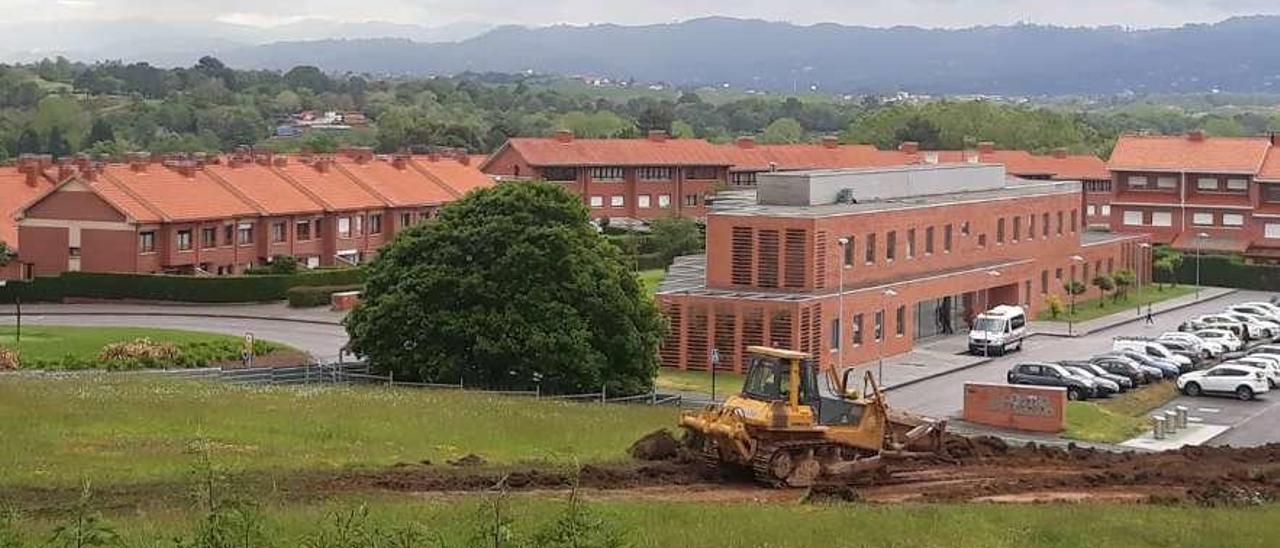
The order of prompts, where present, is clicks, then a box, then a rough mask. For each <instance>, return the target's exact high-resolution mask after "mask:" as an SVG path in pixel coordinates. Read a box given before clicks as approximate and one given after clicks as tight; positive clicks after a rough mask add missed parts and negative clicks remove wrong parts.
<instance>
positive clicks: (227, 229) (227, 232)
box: [222, 225, 236, 245]
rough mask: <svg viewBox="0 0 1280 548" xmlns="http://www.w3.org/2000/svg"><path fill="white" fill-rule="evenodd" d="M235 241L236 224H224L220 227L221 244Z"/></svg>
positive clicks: (229, 243)
mask: <svg viewBox="0 0 1280 548" xmlns="http://www.w3.org/2000/svg"><path fill="white" fill-rule="evenodd" d="M234 243H236V225H226V226H223V227H222V245H231V244H234Z"/></svg>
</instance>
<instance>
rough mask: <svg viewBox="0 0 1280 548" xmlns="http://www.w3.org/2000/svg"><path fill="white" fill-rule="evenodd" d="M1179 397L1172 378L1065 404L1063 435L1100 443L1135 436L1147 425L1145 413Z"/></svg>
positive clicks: (1120, 440) (1124, 439)
mask: <svg viewBox="0 0 1280 548" xmlns="http://www.w3.org/2000/svg"><path fill="white" fill-rule="evenodd" d="M1176 397H1178V391H1177V388H1176V387H1175V386H1174V384H1173V383H1172V382H1160V383H1156V384H1150V385H1147V386H1145V387H1143V388H1140V389H1138V390H1134V391H1132V392H1129V393H1127V394H1123V395H1120V396H1113V397H1111V398H1110V399H1105V400H1093V401H1087V402H1078V401H1073V402H1070V403H1068V404H1067V431H1066V432H1065V433H1064V434H1063V436H1064V437H1067V438H1070V439H1075V440H1081V441H1094V442H1103V443H1119V442H1122V441H1126V440H1129V439H1132V438H1134V437H1135V436H1137V435H1138V434H1139V433H1141V432H1142V431H1143V430H1145V429H1147V428H1148V427H1150V424H1151V421H1150V420H1149V419H1148V414H1150V413H1151V411H1152V410H1154V409H1156V408H1158V407H1160V406H1162V405H1164V404H1166V403H1169V402H1170V401H1172V400H1173V399H1174V398H1176Z"/></svg>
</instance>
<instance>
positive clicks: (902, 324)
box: [893, 306, 907, 337]
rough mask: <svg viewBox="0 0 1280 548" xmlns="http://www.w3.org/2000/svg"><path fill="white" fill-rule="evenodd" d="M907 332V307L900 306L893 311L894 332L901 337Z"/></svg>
mask: <svg viewBox="0 0 1280 548" xmlns="http://www.w3.org/2000/svg"><path fill="white" fill-rule="evenodd" d="M906 332H907V307H906V306H899V307H898V309H897V310H895V311H894V313H893V334H894V335H895V336H898V337H901V336H902V335H904V334H906Z"/></svg>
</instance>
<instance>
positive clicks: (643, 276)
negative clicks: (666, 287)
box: [640, 269, 667, 295]
mask: <svg viewBox="0 0 1280 548" xmlns="http://www.w3.org/2000/svg"><path fill="white" fill-rule="evenodd" d="M666 276H667V271H666V270H662V269H655V270H641V271H640V283H643V284H644V290H645V292H646V293H648V294H649V295H653V294H654V293H657V292H658V284H660V283H662V279H663V278H665V277H666Z"/></svg>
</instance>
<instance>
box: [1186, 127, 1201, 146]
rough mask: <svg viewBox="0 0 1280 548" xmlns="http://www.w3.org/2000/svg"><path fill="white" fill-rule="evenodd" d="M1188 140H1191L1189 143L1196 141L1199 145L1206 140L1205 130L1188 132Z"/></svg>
mask: <svg viewBox="0 0 1280 548" xmlns="http://www.w3.org/2000/svg"><path fill="white" fill-rule="evenodd" d="M1187 140H1189V141H1194V142H1197V143H1198V142H1200V141H1203V140H1204V130H1203V129H1196V130H1192V131H1188V132H1187Z"/></svg>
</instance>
